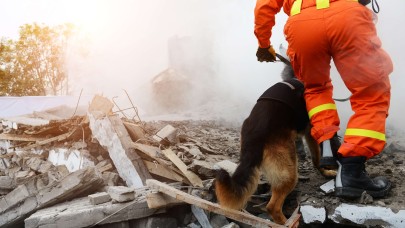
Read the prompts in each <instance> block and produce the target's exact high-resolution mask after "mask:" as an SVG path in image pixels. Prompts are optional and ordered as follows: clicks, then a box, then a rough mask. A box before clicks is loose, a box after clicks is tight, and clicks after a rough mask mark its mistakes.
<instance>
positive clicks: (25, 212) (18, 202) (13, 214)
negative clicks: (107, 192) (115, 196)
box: [0, 168, 103, 227]
mask: <svg viewBox="0 0 405 228" xmlns="http://www.w3.org/2000/svg"><path fill="white" fill-rule="evenodd" d="M36 181H37V179H36V178H32V180H30V181H29V182H27V183H26V184H24V185H20V186H18V187H17V188H16V189H14V190H13V191H12V192H10V193H9V194H7V195H6V196H5V198H3V199H2V200H0V212H1V213H2V219H1V220H0V226H4V227H13V226H15V225H16V224H19V223H21V222H22V221H23V220H24V219H25V218H26V217H28V216H29V215H30V214H32V213H33V212H35V211H36V210H38V209H41V208H44V207H47V206H51V205H54V204H56V203H59V202H63V201H66V200H70V199H72V198H74V197H77V196H80V195H82V194H85V193H92V192H94V191H95V190H96V189H98V188H100V187H101V186H102V184H103V181H102V179H101V176H100V174H99V173H97V172H96V171H95V169H94V168H88V169H82V170H79V171H76V172H74V173H71V174H69V175H68V176H66V177H65V178H63V179H62V180H61V181H60V182H56V181H55V182H50V183H49V184H48V185H47V186H44V187H43V188H41V189H38V188H37V186H38V185H37V184H36V183H34V182H36Z"/></svg>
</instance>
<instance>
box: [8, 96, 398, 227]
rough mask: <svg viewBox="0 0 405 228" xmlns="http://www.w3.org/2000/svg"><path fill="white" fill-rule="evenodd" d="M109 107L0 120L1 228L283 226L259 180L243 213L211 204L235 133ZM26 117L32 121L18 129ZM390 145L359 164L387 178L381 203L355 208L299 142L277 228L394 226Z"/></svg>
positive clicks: (228, 164)
mask: <svg viewBox="0 0 405 228" xmlns="http://www.w3.org/2000/svg"><path fill="white" fill-rule="evenodd" d="M113 108H114V104H113V103H112V102H111V101H110V100H108V99H107V98H105V97H102V96H95V97H94V98H93V99H92V101H91V103H90V105H89V107H88V110H87V114H86V115H83V116H80V115H75V116H73V117H71V118H67V119H63V118H62V119H61V118H58V117H57V115H55V109H53V110H48V111H45V112H37V113H35V115H33V116H31V117H26V118H25V119H24V122H25V124H20V123H18V122H13V121H10V120H7V118H6V119H3V120H2V125H1V128H0V131H1V133H0V145H1V156H0V195H1V196H0V218H1V219H0V227H90V226H101V227H110V226H111V227H115V226H117V224H119V226H120V227H249V226H251V227H282V226H280V225H277V224H274V223H272V222H271V220H270V218H269V217H268V216H267V214H266V212H265V209H263V207H264V206H265V204H266V203H267V201H268V199H269V197H270V196H269V193H268V190H269V186H268V185H267V183H266V181H265V180H263V181H262V182H261V183H260V185H259V187H258V189H257V192H256V193H255V194H254V195H253V196H252V198H251V200H250V201H249V203H248V205H247V207H246V208H245V209H244V211H242V212H240V211H234V210H228V209H224V208H221V207H220V206H219V205H218V204H217V203H216V199H215V194H214V188H215V185H214V184H213V180H214V177H215V169H216V168H218V167H222V168H225V169H226V170H228V171H229V172H232V170H234V169H235V168H236V164H237V162H238V152H239V140H240V139H239V129H238V128H237V127H235V128H231V127H227V126H225V125H221V124H220V123H218V122H215V121H191V120H189V121H174V122H165V121H158V122H143V121H139V120H137V119H126V118H124V117H120V115H118V114H117V113H113V112H112V110H113ZM59 109H62V108H59ZM60 111H61V110H59V112H60ZM62 113H63V111H62ZM30 119H31V120H32V121H33V123H35V124H33V125H30V124H27V121H28V120H30ZM38 120H40V121H39V122H41V124H39V125H38V123H37V122H38ZM14 121H16V120H15V119H14ZM44 121H45V122H48V123H47V124H43V122H44ZM28 122H29V121H28ZM394 138H395V137H394V136H392V137H391V140H390V141H389V144H388V145H387V147H386V149H385V152H384V153H382V154H383V155H382V156H378V157H377V158H373V159H371V160H370V161H368V162H369V163H370V164H372V165H369V167H370V168H371V170H369V171H370V173H376V172H383V173H384V174H385V175H389V176H390V177H391V179H392V180H393V183H394V189H393V190H392V193H391V195H390V197H389V198H386V199H372V197H371V196H369V195H367V194H365V195H364V197H362V198H361V199H360V200H356V201H346V200H341V199H338V198H336V197H334V196H333V186H334V184H333V180H327V179H324V178H323V177H322V176H321V175H320V174H319V173H318V172H317V171H315V170H314V169H313V168H312V164H311V161H310V158H309V157H308V155H306V153H305V150H306V149H305V143H304V144H300V145H301V147H300V149H299V151H300V153H299V158H300V159H299V160H300V168H299V170H300V171H299V172H300V176H299V183H298V185H297V187H296V190H294V191H293V192H292V193H291V194H290V196H289V198H288V199H287V201H286V203H285V205H284V211H285V212H286V214H287V215H288V216H290V220H289V221H287V223H288V224H286V226H291V227H293V226H298V224H301V225H305V224H309V225H311V224H318V225H319V224H332V223H334V224H345V225H346V226H349V225H363V226H369V227H373V226H374V227H401V226H403V224H404V218H405V209H404V204H405V203H404V201H403V199H404V195H405V191H404V189H405V188H404V183H403V182H402V180H403V176H404V175H403V174H404V172H405V169H404V166H403V160H404V158H405V154H404V153H405V147H404V145H403V143H401V141H400V140H394Z"/></svg>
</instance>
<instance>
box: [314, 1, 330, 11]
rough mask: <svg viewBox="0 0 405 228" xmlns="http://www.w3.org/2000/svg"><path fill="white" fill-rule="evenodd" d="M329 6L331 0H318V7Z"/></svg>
mask: <svg viewBox="0 0 405 228" xmlns="http://www.w3.org/2000/svg"><path fill="white" fill-rule="evenodd" d="M328 7H329V0H316V9H325V8H328Z"/></svg>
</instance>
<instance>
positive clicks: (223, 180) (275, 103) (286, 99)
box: [215, 56, 336, 224]
mask: <svg viewBox="0 0 405 228" xmlns="http://www.w3.org/2000/svg"><path fill="white" fill-rule="evenodd" d="M278 57H279V56H278ZM279 58H280V57H279ZM288 63H289V62H288ZM282 79H283V81H281V82H279V83H276V84H275V85H273V86H272V87H270V88H269V89H268V90H266V92H264V93H263V95H262V96H261V97H260V98H259V99H258V101H257V103H256V104H255V105H254V107H253V109H252V111H251V113H250V115H249V117H248V118H247V119H245V120H244V122H243V125H242V130H241V150H240V162H239V165H238V167H237V168H236V170H235V172H234V173H233V174H232V176H230V174H229V173H228V172H227V171H225V170H224V169H220V170H218V171H217V174H216V180H215V192H216V196H217V199H218V201H219V203H220V205H221V206H223V207H225V208H231V209H236V210H240V209H242V208H243V207H244V206H245V205H246V203H247V202H248V200H249V198H250V197H251V195H252V194H253V193H254V192H255V191H256V188H257V185H258V182H259V179H260V174H261V173H263V174H264V176H265V177H266V179H267V180H268V182H269V184H270V186H271V198H270V201H269V203H268V204H267V206H266V209H267V212H268V213H269V215H270V216H271V217H272V219H273V220H274V222H276V223H278V224H284V223H285V222H286V220H287V219H286V217H285V215H284V214H283V212H282V207H283V204H284V200H285V198H286V197H287V195H288V194H289V193H290V192H291V191H292V190H293V189H294V188H295V186H296V184H297V181H298V161H297V153H296V145H295V141H296V139H297V137H300V138H304V139H305V141H306V142H307V145H308V148H309V150H310V152H311V158H312V162H313V165H314V166H315V167H316V168H317V169H318V170H320V172H321V174H322V175H324V176H327V177H333V176H335V175H336V171H334V170H326V169H322V168H319V160H320V148H319V145H318V144H317V142H316V141H315V140H314V139H313V138H312V137H311V135H310V124H309V118H308V114H307V110H306V106H305V101H304V98H303V92H304V85H303V84H302V83H301V82H300V81H299V80H298V79H296V77H295V75H294V72H293V70H292V68H291V66H290V65H289V64H287V65H286V66H285V68H284V70H283V72H282Z"/></svg>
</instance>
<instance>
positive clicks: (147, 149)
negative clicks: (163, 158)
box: [131, 142, 161, 159]
mask: <svg viewBox="0 0 405 228" xmlns="http://www.w3.org/2000/svg"><path fill="white" fill-rule="evenodd" d="M131 146H132V147H133V148H135V149H137V150H139V151H141V152H142V153H144V154H146V155H148V156H149V157H151V158H152V159H155V158H157V157H158V153H160V152H161V151H160V149H159V148H158V147H155V146H149V145H145V144H141V143H135V142H131Z"/></svg>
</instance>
